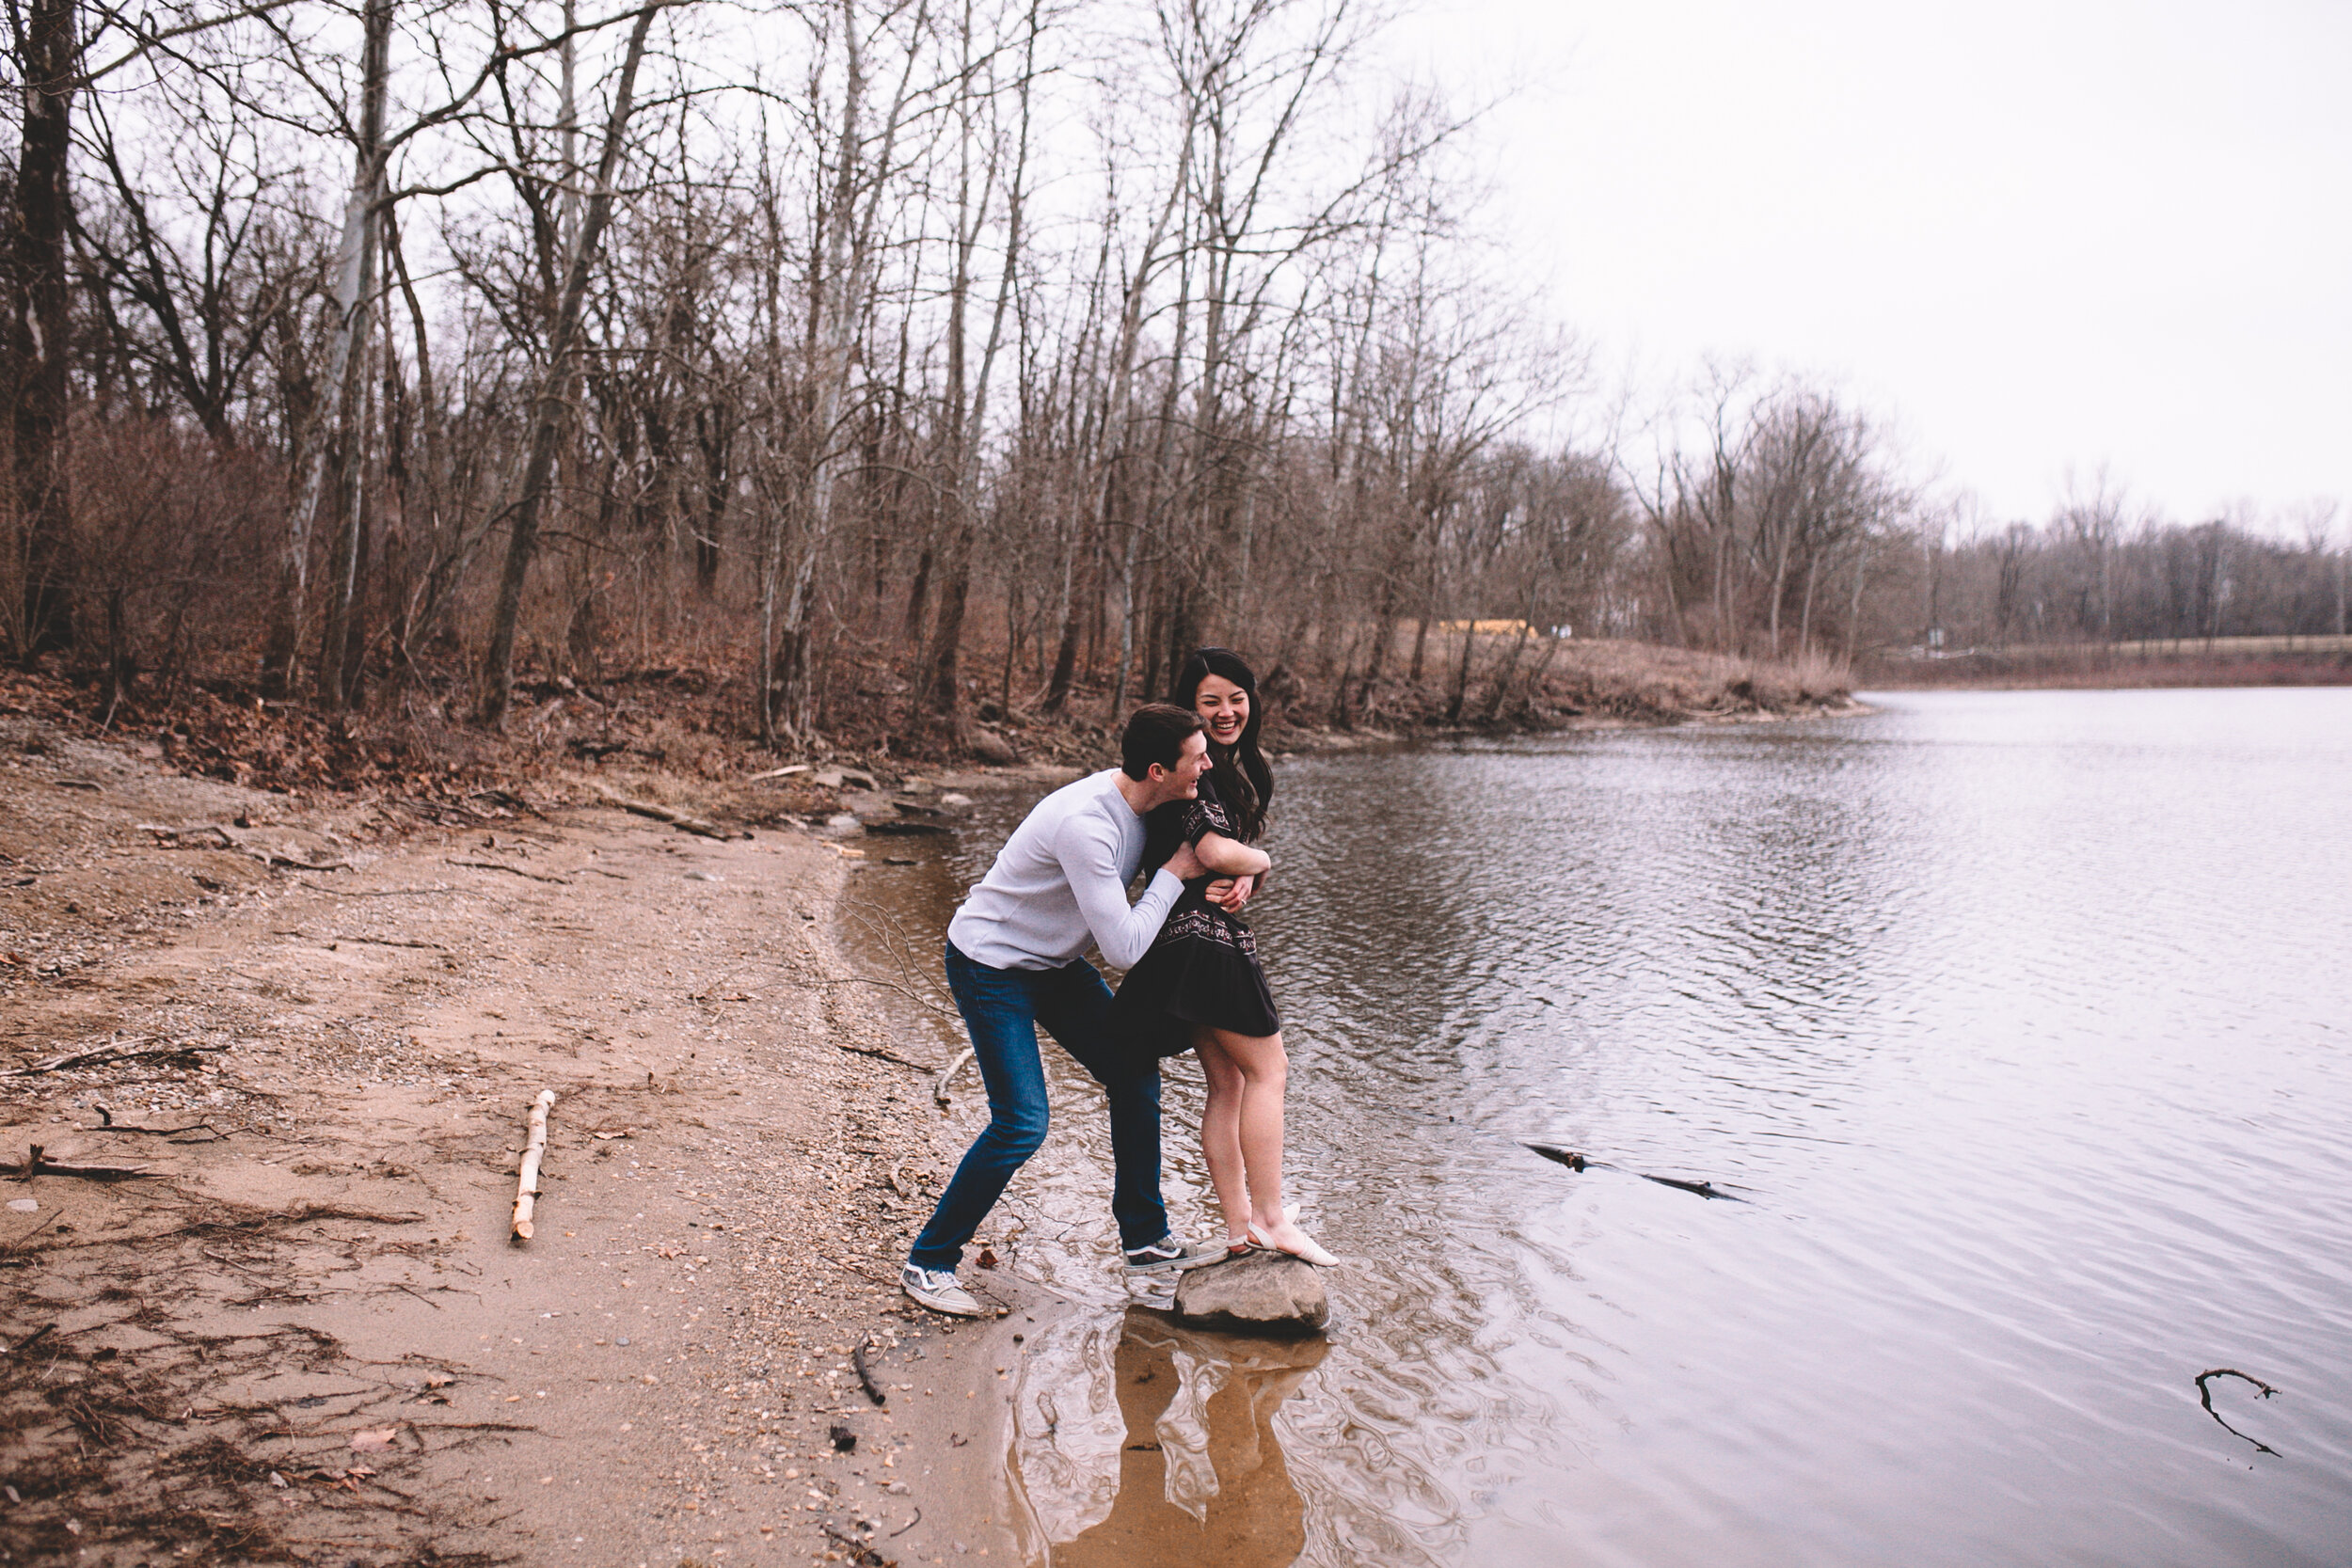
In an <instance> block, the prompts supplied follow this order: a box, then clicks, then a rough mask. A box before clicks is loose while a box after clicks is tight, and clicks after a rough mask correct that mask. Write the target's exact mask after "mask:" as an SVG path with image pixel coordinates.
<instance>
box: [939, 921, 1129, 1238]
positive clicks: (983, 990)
mask: <svg viewBox="0 0 2352 1568" xmlns="http://www.w3.org/2000/svg"><path fill="white" fill-rule="evenodd" d="M1038 978H1039V976H1038V975H1036V974H1032V973H1031V972H1029V971H1025V970H1013V969H992V968H991V967H989V966H988V965H987V964H980V963H974V962H973V961H972V960H971V959H970V958H965V957H964V956H963V955H962V954H961V953H960V952H958V951H957V950H956V949H955V948H954V947H953V946H952V945H950V946H949V947H948V949H947V989H948V990H951V991H953V992H954V993H955V998H956V1008H957V1010H958V1011H959V1012H961V1013H962V1014H963V1026H964V1028H965V1029H966V1030H968V1031H970V1033H971V1036H972V1059H973V1061H974V1063H975V1064H976V1065H977V1066H978V1068H979V1069H980V1079H981V1081H982V1082H983V1083H985V1084H986V1085H988V1112H989V1121H988V1126H987V1127H986V1128H985V1129H984V1130H982V1132H981V1133H980V1135H979V1136H978V1137H977V1138H975V1139H973V1140H972V1147H971V1148H970V1149H968V1150H967V1151H966V1152H965V1154H964V1156H963V1162H962V1164H959V1165H958V1166H956V1174H955V1175H954V1177H952V1178H951V1179H950V1180H948V1182H947V1190H946V1192H944V1193H942V1194H940V1195H939V1207H938V1208H936V1209H934V1210H932V1211H931V1217H930V1224H928V1225H926V1226H924V1227H923V1233H922V1234H921V1235H920V1236H917V1237H916V1238H915V1239H914V1246H913V1247H912V1248H911V1249H910V1250H909V1251H908V1253H907V1260H908V1261H909V1262H911V1263H914V1264H916V1265H918V1266H919V1267H922V1268H926V1269H946V1270H950V1271H952V1270H953V1269H954V1268H955V1266H956V1265H957V1264H958V1263H960V1262H961V1261H962V1260H963V1243H966V1242H968V1241H970V1240H971V1239H972V1233H973V1232H974V1231H975V1230H977V1229H978V1228H979V1227H980V1221H981V1220H983V1219H985V1218H987V1217H988V1212H989V1210H991V1209H993V1208H994V1207H995V1205H996V1200H997V1199H998V1198H999V1197H1001V1196H1004V1191H1005V1183H1007V1182H1008V1181H1010V1180H1012V1173H1013V1172H1015V1171H1017V1170H1019V1169H1020V1168H1021V1166H1022V1163H1023V1162H1024V1161H1025V1160H1027V1159H1028V1157H1029V1156H1030V1155H1032V1154H1034V1153H1036V1152H1037V1150H1038V1146H1039V1145H1040V1144H1042V1143H1043V1142H1044V1141H1045V1116H1046V1109H1045V1065H1044V1064H1043V1063H1042V1062H1041V1061H1040V1060H1038V1053H1037V1006H1036V1004H1035V1002H1034V1001H1033V1000H1032V993H1031V987H1032V986H1034V985H1035V984H1036V982H1037V980H1038ZM1098 983H1099V982H1098Z"/></svg>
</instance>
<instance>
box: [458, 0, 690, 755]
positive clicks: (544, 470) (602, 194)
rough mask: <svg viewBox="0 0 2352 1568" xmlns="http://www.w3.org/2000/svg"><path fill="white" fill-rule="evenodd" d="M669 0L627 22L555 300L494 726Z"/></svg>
mask: <svg viewBox="0 0 2352 1568" xmlns="http://www.w3.org/2000/svg"><path fill="white" fill-rule="evenodd" d="M662 3H663V0H654V3H653V4H651V5H648V6H646V7H645V8H644V9H643V10H641V11H639V12H638V13H637V24H636V25H635V26H633V27H632V28H630V29H629V35H628V56H627V58H625V59H624V60H623V61H622V63H621V78H620V82H619V84H618V86H617V87H615V88H614V90H613V94H612V118H611V119H610V120H609V121H608V122H607V123H606V125H605V131H604V147H603V149H602V150H601V152H600V153H599V154H598V157H597V159H596V189H595V191H594V193H593V194H591V195H590V197H589V198H588V209H587V212H586V213H585V214H582V215H581V218H580V232H579V234H578V235H576V236H575V237H574V238H573V241H572V247H571V257H570V260H569V262H568V264H567V266H566V267H565V270H564V293H563V295H562V297H561V298H560V300H559V301H558V303H557V305H556V312H555V324H554V327H553V329H552V330H551V331H549V332H548V369H547V375H546V377H545V378H544V379H543V380H542V381H541V382H540V385H539V395H538V398H537V400H536V401H535V402H534V404H533V405H532V418H531V452H530V457H529V458H528V460H527V461H526V463H525V466H524V468H523V482H522V490H521V494H519V495H518V496H517V497H516V499H515V515H514V527H513V531H512V532H511V533H510V534H509V535H508V537H507V543H506V568H505V570H504V572H502V573H501V575H500V578H499V596H498V608H497V610H496V611H495V612H494V614H493V615H492V618H491V622H490V648H489V652H488V653H487V655H485V657H484V659H483V661H482V709H481V718H482V722H483V723H484V724H485V725H487V726H489V727H492V728H496V727H497V726H498V725H500V724H501V723H503V722H504V721H505V719H506V707H507V704H508V703H509V702H510V701H512V700H513V697H514V692H515V624H516V620H517V619H518V618H519V617H520V616H521V613H522V604H523V579H524V578H526V577H528V576H529V575H530V572H531V562H532V557H533V556H534V555H536V554H537V552H538V547H539V513H540V509H541V508H542V507H543V506H545V505H546V503H547V497H548V488H549V484H550V482H551V481H552V480H553V478H554V475H555V453H556V448H557V446H558V445H559V444H560V443H561V442H562V440H563V438H564V424H565V422H566V420H568V419H569V417H570V414H571V397H570V392H571V386H572V381H573V376H574V364H573V361H574V359H575V357H576V356H577V355H578V352H579V339H580V309H581V305H582V302H583V301H584V300H585V299H586V297H587V293H588V275H589V273H590V272H591V271H592V270H593V269H594V267H595V264H596V245H597V242H598V241H599V240H600V239H602V238H603V235H604V227H605V223H606V221H607V220H608V219H609V218H610V217H611V216H612V176H613V171H614V169H615V168H616V167H617V166H618V165H619V162H620V156H621V138H622V137H623V136H624V135H627V134H628V117H629V111H630V110H631V109H632V108H633V107H634V106H635V100H636V94H637V68H638V66H639V65H640V64H642V63H643V62H644V57H645V35H646V34H647V33H648V32H650V31H651V30H652V28H653V19H654V16H655V14H656V13H657V12H659V11H660V9H661V6H662Z"/></svg>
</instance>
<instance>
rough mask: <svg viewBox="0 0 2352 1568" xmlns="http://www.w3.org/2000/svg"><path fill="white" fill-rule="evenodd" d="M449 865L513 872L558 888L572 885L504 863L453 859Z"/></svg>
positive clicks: (566, 880) (568, 882) (564, 880)
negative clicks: (552, 884)
mask: <svg viewBox="0 0 2352 1568" xmlns="http://www.w3.org/2000/svg"><path fill="white" fill-rule="evenodd" d="M450 864H452V865H469V866H471V867H473V869H475V870H476V871H511V872H513V873H514V874H515V875H516V876H517V877H528V878H530V879H532V881H534V882H553V883H554V884H555V885H556V886H558V887H569V886H571V885H572V884H571V881H570V879H568V878H564V877H542V876H541V875H539V873H537V872H536V871H525V870H524V869H523V868H522V867H521V866H519V865H508V864H506V863H504V862H502V861H461V860H458V859H455V858H454V857H452V859H451V860H450Z"/></svg>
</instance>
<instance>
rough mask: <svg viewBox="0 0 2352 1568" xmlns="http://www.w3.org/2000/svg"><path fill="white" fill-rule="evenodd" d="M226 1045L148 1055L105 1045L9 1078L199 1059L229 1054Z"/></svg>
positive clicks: (153, 1050) (159, 1049)
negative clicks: (203, 1055) (175, 1058)
mask: <svg viewBox="0 0 2352 1568" xmlns="http://www.w3.org/2000/svg"><path fill="white" fill-rule="evenodd" d="M228 1049H229V1048H228V1047H227V1046H225V1045H158V1046H152V1047H150V1048H149V1049H147V1050H145V1051H125V1050H123V1049H122V1048H121V1047H119V1046H113V1045H102V1046H100V1047H99V1048H98V1049H97V1050H95V1051H81V1052H76V1053H74V1054H72V1055H71V1056H60V1057H58V1058H57V1059H56V1061H54V1062H40V1063H37V1064H35V1065H34V1066H32V1067H21V1068H18V1069H16V1070H15V1071H13V1072H11V1073H9V1074H8V1076H9V1077H11V1078H32V1077H37V1076H38V1075H40V1074H41V1073H44V1072H64V1071H66V1070H67V1069H71V1068H77V1067H111V1066H113V1065H114V1064H115V1063H117V1062H147V1061H154V1060H156V1059H158V1058H160V1057H166V1056H197V1055H200V1054H201V1053H204V1052H207V1051H226V1050H228Z"/></svg>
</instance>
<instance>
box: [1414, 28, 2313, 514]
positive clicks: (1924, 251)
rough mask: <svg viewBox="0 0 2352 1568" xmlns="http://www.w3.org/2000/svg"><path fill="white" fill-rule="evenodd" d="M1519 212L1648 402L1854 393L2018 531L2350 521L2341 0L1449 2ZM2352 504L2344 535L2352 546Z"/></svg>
mask: <svg viewBox="0 0 2352 1568" xmlns="http://www.w3.org/2000/svg"><path fill="white" fill-rule="evenodd" d="M1396 41H1397V43H1398V46H1399V47H1400V48H1401V49H1402V50H1403V51H1404V52H1405V53H1406V55H1408V56H1409V55H1415V54H1423V53H1425V54H1426V55H1427V56H1428V57H1430V58H1431V59H1432V60H1434V62H1435V63H1436V64H1437V66H1438V70H1439V71H1440V73H1441V74H1442V75H1443V76H1444V77H1446V78H1448V79H1451V80H1454V81H1463V82H1483V83H1485V84H1486V85H1488V86H1489V87H1491V86H1494V85H1496V84H1499V83H1501V82H1502V81H1503V80H1504V79H1506V78H1508V77H1516V79H1517V80H1518V82H1520V83H1521V84H1523V85H1522V87H1521V90H1519V91H1518V93H1517V95H1516V96H1515V97H1514V98H1513V99H1512V101H1511V102H1510V103H1509V104H1508V105H1507V106H1506V107H1505V108H1504V110H1503V111H1502V113H1501V114H1500V116H1499V117H1498V118H1497V119H1495V120H1494V121H1493V122H1492V124H1491V126H1490V128H1489V130H1488V133H1487V146H1488V148H1489V150H1490V155H1491V157H1492V159H1493V162H1494V163H1495V165H1496V166H1497V168H1498V171H1499V174H1500V177H1501V180H1502V192H1501V197H1502V207H1501V209H1500V215H1501V218H1502V221H1503V223H1504V225H1505V226H1506V227H1507V228H1508V229H1509V230H1511V231H1512V233H1513V236H1514V239H1515V243H1516V244H1517V245H1518V248H1519V249H1520V251H1521V252H1522V254H1523V255H1524V257H1525V259H1526V264H1527V265H1528V266H1529V267H1530V268H1531V269H1532V270H1533V271H1534V272H1535V273H1536V274H1537V275H1539V276H1540V277H1542V278H1543V279H1544V286H1545V288H1546V290H1547V292H1548V293H1549V297H1550V299H1551V300H1552V302H1553V305H1554V308H1555V309H1557V311H1558V312H1559V313H1560V314H1561V315H1562V316H1563V317H1565V319H1566V320H1568V321H1569V322H1571V323H1572V324H1574V325H1578V326H1579V327H1581V329H1582V330H1583V331H1584V332H1585V333H1586V334H1587V335H1588V336H1589V337H1590V338H1592V339H1593V340H1594V341H1596V342H1597V346H1598V347H1599V348H1600V350H1601V352H1602V355H1603V356H1604V360H1605V361H1606V362H1608V363H1611V364H1612V365H1614V366H1625V365H1627V364H1632V365H1634V366H1637V367H1638V368H1639V373H1640V375H1641V376H1642V378H1643V381H1644V383H1645V385H1648V386H1650V387H1653V388H1662V387H1665V386H1668V385H1671V384H1673V383H1674V382H1675V381H1676V380H1677V378H1684V377H1687V376H1688V374H1689V373H1690V372H1691V371H1692V368H1693V367H1695V366H1696V365H1697V364H1698V362H1699V361H1700V359H1701V358H1702V356H1706V355H1708V354H1710V353H1712V354H1716V355H1720V356H1752V357H1753V358H1755V359H1756V361H1758V362H1759V363H1760V364H1763V365H1765V366H1768V367H1787V368H1791V369H1798V370H1803V371H1806V372H1815V373H1817V374H1820V375H1821V376H1824V377H1827V378H1830V379H1832V380H1834V381H1835V382H1836V383H1837V384H1838V385H1840V386H1841V387H1843V388H1846V389H1848V390H1849V391H1851V392H1852V393H1853V394H1855V395H1856V396H1857V398H1858V399H1859V400H1860V401H1862V402H1864V403H1866V404H1868V405H1869V406H1871V407H1873V408H1876V409H1879V410H1881V411H1883V412H1884V413H1886V414H1889V415H1891V416H1892V417H1893V418H1894V420H1896V422H1897V424H1898V426H1899V429H1900V430H1901V432H1902V434H1903V436H1904V438H1905V443H1906V446H1907V449H1908V450H1909V451H1910V452H1911V453H1912V454H1913V456H1914V457H1915V461H1916V462H1917V463H1918V464H1919V465H1920V466H1922V467H1938V466H1940V467H1941V468H1942V470H1943V471H1944V472H1945V473H1946V474H1947V477H1948V481H1949V483H1951V484H1952V485H1953V486H1955V487H1960V486H1965V487H1967V488H1969V489H1972V490H1974V491H1975V492H1976V493H1977V495H1978V497H1979V499H1980V500H1981V502H1982V504H1983V506H1984V508H1985V509H1986V510H1987V512H1988V513H1989V514H1990V515H1993V516H1995V517H2004V518H2005V517H2010V516H2027V517H2036V518H2038V517H2041V516H2042V515H2046V514H2047V513H2048V511H2049V509H2050V507H2051V505H2052V503H2053V501H2054V500H2055V499H2057V497H2058V495H2059V494H2060V492H2061V491H2062V489H2063V488H2064V486H2065V483H2066V475H2067V470H2068V468H2069V467H2070V465H2071V466H2072V467H2073V468H2074V471H2075V473H2076V474H2077V475H2078V476H2083V477H2085V478H2087V477H2088V476H2089V474H2090V472H2091V471H2092V470H2094V469H2095V468H2096V467H2098V466H2099V465H2100V464H2102V463H2105V464H2106V465H2107V467H2108V468H2109V470H2110V472H2111V473H2112V475H2113V476H2114V477H2115V478H2116V479H2117V480H2119V481H2121V482H2122V483H2124V484H2126V485H2128V486H2129V487H2130V489H2131V491H2132V493H2133V494H2134V495H2135V497H2137V499H2140V500H2141V501H2143V502H2152V503H2153V504H2155V505H2157V506H2160V507H2161V508H2163V509H2164V510H2165V511H2166V512H2167V513H2168V514H2169V515H2172V516H2174V517H2176V518H2183V519H2188V520H2195V519H2198V518H2201V517H2204V516H2209V515H2214V514H2215V513H2216V512H2217V510H2218V509H2220V508H2221V507H2224V506H2226V505H2229V504H2231V503H2233V502H2237V501H2241V500H2245V501H2251V502H2253V503H2254V504H2255V505H2256V506H2258V507H2261V508H2263V509H2265V510H2269V511H2275V510H2277V509H2280V508H2284V507H2287V506H2291V505H2293V504H2295V503H2296V502H2298V501H2300V500H2302V499H2306V498H2310V497H2313V496H2323V497H2335V498H2343V499H2344V500H2345V501H2346V502H2347V503H2352V4H2346V3H2345V0H2302V3H2296V0H2240V3H2237V4H2232V5H2227V6H2224V5H2195V4H2185V3H2176V0H2041V3H2035V4H2026V3H2020V0H1970V3H1968V4H1965V5H1959V4H1933V3H1918V0H1912V3H1908V4H1906V3H1901V0H1892V3H1890V0H1427V4H1426V5H1425V7H1424V8H1423V9H1422V11H1420V12H1419V13H1417V14H1416V15H1415V16H1413V17H1412V18H1411V19H1409V20H1408V21H1407V22H1406V24H1405V28H1404V31H1403V32H1402V34H1400V35H1399V36H1398V38H1397V40H1396ZM2347 523H2352V513H2348V514H2347V515H2341V516H2340V517H2339V521H2338V524H2337V528H2338V534H2339V538H2340V539H2341V538H2342V537H2343V536H2344V530H2345V527H2346V524H2347Z"/></svg>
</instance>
